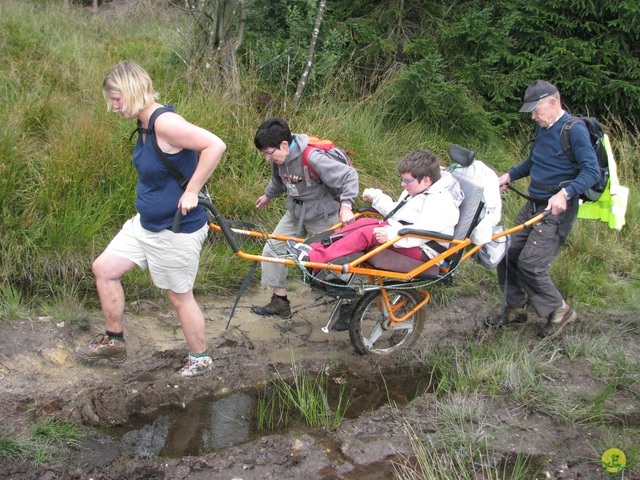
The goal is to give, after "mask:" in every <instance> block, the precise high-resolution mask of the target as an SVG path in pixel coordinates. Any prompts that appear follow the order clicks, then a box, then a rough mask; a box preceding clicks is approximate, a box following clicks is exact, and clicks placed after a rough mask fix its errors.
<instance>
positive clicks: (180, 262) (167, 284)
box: [106, 214, 209, 293]
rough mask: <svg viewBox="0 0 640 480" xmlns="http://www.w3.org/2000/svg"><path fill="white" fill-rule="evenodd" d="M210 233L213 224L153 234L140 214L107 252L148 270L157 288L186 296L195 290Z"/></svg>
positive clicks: (115, 239) (116, 237)
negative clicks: (203, 250) (204, 248)
mask: <svg viewBox="0 0 640 480" xmlns="http://www.w3.org/2000/svg"><path fill="white" fill-rule="evenodd" d="M208 231H209V225H205V226H203V227H202V228H201V229H200V230H198V231H197V232H193V233H173V232H172V231H170V230H162V231H160V232H151V231H149V230H145V229H144V228H142V225H140V215H139V214H138V215H136V216H135V217H133V218H132V219H130V220H127V222H126V223H125V224H124V226H123V227H122V230H120V232H118V234H117V235H116V236H115V237H114V238H113V240H111V243H109V245H108V246H107V248H106V251H107V252H109V253H110V254H112V255H117V256H118V257H122V258H126V259H127V260H131V261H132V262H133V263H135V264H136V265H138V266H139V267H140V268H141V269H143V270H145V269H147V268H148V269H149V273H150V274H151V280H152V281H153V284H154V285H155V286H156V287H158V288H162V289H166V290H171V291H173V292H176V293H186V292H188V291H190V290H193V284H194V283H195V281H196V275H197V274H198V266H199V264H200V250H202V245H203V244H204V241H205V240H206V238H207V233H208Z"/></svg>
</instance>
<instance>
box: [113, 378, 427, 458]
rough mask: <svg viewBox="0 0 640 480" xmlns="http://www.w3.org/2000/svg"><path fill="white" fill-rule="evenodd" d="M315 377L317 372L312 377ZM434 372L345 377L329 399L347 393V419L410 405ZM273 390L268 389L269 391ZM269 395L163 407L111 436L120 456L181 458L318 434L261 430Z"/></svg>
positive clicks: (330, 383)
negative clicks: (271, 438) (259, 417)
mask: <svg viewBox="0 0 640 480" xmlns="http://www.w3.org/2000/svg"><path fill="white" fill-rule="evenodd" d="M308 375H310V376H311V377H313V378H315V376H316V375H317V373H309V374H308ZM431 384H432V382H431V372H430V371H428V370H426V369H416V368H409V367H405V368H402V367H400V368H398V369H396V370H393V371H385V372H380V374H379V375H378V376H377V377H376V378H373V379H364V378H361V377H358V376H356V375H353V374H351V373H348V372H345V373H342V374H339V375H337V376H336V375H334V376H332V378H330V379H327V382H326V387H327V389H326V396H327V400H328V402H329V404H330V406H332V407H333V408H334V409H335V405H337V402H338V400H339V398H340V391H341V389H344V390H343V393H342V395H343V397H342V398H343V401H344V400H346V399H349V401H350V402H351V403H350V406H349V408H348V410H347V412H346V415H345V416H346V418H357V417H359V416H360V415H362V414H363V413H365V412H368V411H373V410H376V409H378V408H380V407H381V406H383V405H385V404H389V403H390V404H392V405H404V404H406V403H408V402H410V401H411V400H412V399H414V398H415V397H416V396H418V395H422V394H424V393H425V392H426V391H428V389H429V388H430V386H431ZM268 388H269V385H267V387H266V389H268ZM263 392H264V390H263V391H256V390H254V391H249V392H247V391H239V392H233V393H231V394H229V395H227V396H224V397H218V398H214V397H211V396H206V397H201V398H198V399H196V400H194V401H192V402H190V403H189V404H183V405H180V406H172V407H164V408H160V409H158V410H157V411H155V412H154V413H152V414H150V415H137V416H134V417H132V418H131V420H130V421H129V422H128V423H127V424H125V425H123V426H121V427H116V428H112V429H109V431H108V433H109V434H110V435H112V436H114V437H118V438H119V447H120V452H121V453H122V454H123V455H128V456H133V457H141V458H146V457H165V458H181V457H184V456H189V455H190V456H199V455H203V454H206V453H209V452H213V451H219V450H223V449H225V448H228V447H230V446H233V445H240V444H242V443H245V442H247V441H251V440H254V439H256V438H259V437H260V436H262V435H265V434H268V433H274V432H277V433H286V432H287V431H289V430H291V429H295V430H296V432H297V433H300V432H301V431H302V433H309V434H313V433H314V430H316V429H313V428H311V427H307V426H306V425H303V424H302V423H301V421H297V422H293V423H290V424H289V425H287V426H286V427H280V428H277V429H276V430H270V431H268V432H266V431H264V430H263V431H258V429H257V427H256V406H257V402H258V398H259V396H260V395H261V393H263Z"/></svg>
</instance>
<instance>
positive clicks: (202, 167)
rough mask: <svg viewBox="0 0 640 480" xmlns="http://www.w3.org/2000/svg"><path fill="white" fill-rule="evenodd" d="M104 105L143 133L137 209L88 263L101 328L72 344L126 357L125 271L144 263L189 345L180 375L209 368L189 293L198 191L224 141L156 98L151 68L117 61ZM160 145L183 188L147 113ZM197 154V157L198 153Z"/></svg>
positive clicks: (99, 355)
mask: <svg viewBox="0 0 640 480" xmlns="http://www.w3.org/2000/svg"><path fill="white" fill-rule="evenodd" d="M102 90H103V95H104V98H105V100H106V103H107V111H114V112H118V113H120V114H121V115H122V116H123V117H124V118H126V119H136V120H137V121H138V126H139V132H140V135H139V137H138V140H137V143H136V146H135V149H134V151H133V159H132V160H133V164H134V166H135V168H136V170H137V172H138V182H137V186H136V210H137V213H136V215H135V216H134V217H133V218H131V219H130V220H128V221H127V222H126V223H125V224H124V226H123V227H122V229H121V230H120V232H119V233H118V234H117V235H116V236H115V237H114V238H113V240H112V241H111V243H109V245H108V246H107V248H106V249H105V250H104V252H102V254H100V256H99V257H98V258H97V259H96V260H95V261H94V263H93V273H94V275H95V278H96V287H97V290H98V295H99V297H100V303H101V306H102V313H103V317H104V321H105V327H106V331H105V332H104V333H100V334H98V335H96V336H95V337H94V338H93V339H91V341H90V342H89V344H87V345H83V346H79V347H77V348H76V354H77V355H78V356H79V357H80V358H81V359H83V360H85V361H87V362H90V363H95V362H98V361H102V360H105V361H107V362H109V363H112V364H120V363H123V362H124V361H125V360H126V358H127V349H126V342H125V339H124V304H125V298H124V290H123V288H122V283H121V278H122V276H123V275H124V274H125V273H126V272H128V271H129V270H132V269H133V268H135V267H139V268H142V269H146V268H148V269H149V272H150V274H151V279H152V281H153V283H154V284H155V285H156V286H157V287H158V288H162V289H166V290H167V295H168V298H169V300H170V301H171V304H172V305H173V308H174V309H175V311H176V313H177V315H178V318H179V320H180V325H181V327H182V331H183V333H184V336H185V338H186V341H187V345H188V347H189V352H190V353H189V356H188V358H187V361H186V364H185V366H184V367H183V368H182V369H181V370H180V372H179V375H181V376H183V377H194V376H197V375H201V374H203V373H205V372H207V371H209V370H211V369H212V368H213V361H212V360H211V357H210V356H209V354H208V351H207V345H206V339H205V324H204V315H203V313H202V310H201V309H200V307H199V306H198V304H197V302H196V300H195V298H194V296H193V284H194V282H195V278H196V274H197V272H198V265H199V260H200V250H201V248H202V245H203V243H204V241H205V239H206V236H207V231H208V228H209V227H208V224H207V215H206V212H205V210H204V208H203V207H202V206H200V205H198V192H199V191H200V189H201V188H202V187H203V185H204V184H205V183H206V181H207V180H208V179H209V177H210V176H211V174H212V173H213V171H214V170H215V169H216V167H217V166H218V163H219V162H220V159H221V158H222V155H223V153H224V151H225V150H226V145H225V144H224V142H223V141H222V140H221V139H220V138H218V137H217V136H216V135H214V134H213V133H211V132H209V131H207V130H205V129H203V128H200V127H197V126H196V125H193V124H191V123H189V122H187V121H186V120H185V119H184V118H182V117H181V116H180V115H178V114H177V113H175V112H174V111H173V108H172V107H164V105H162V104H160V103H158V102H157V98H158V94H157V93H156V92H155V90H154V88H153V84H152V81H151V78H150V77H149V75H148V73H147V72H146V71H145V70H144V69H143V68H142V67H140V66H139V65H137V64H136V63H134V62H130V61H124V62H121V63H119V64H118V65H116V66H115V67H114V68H113V69H112V70H111V71H110V72H109V73H108V74H107V76H106V77H105V79H104V81H103V84H102ZM158 109H162V110H160V111H162V114H161V115H157V113H160V111H158V112H157V113H156V116H154V117H157V118H154V122H153V123H154V124H153V132H154V135H155V137H156V140H157V147H158V148H159V149H160V150H161V151H162V153H163V155H164V156H165V157H166V158H167V159H168V160H169V162H170V163H171V164H172V165H173V166H174V167H175V168H177V169H178V171H179V172H180V173H182V175H183V176H184V177H185V178H186V179H188V182H187V183H186V185H185V186H184V188H183V187H182V186H181V185H180V183H179V182H178V180H177V179H176V178H175V177H174V176H173V175H172V174H171V172H170V171H169V170H168V169H167V168H166V167H165V166H164V164H163V163H162V161H161V160H160V158H159V157H158V154H157V153H156V150H155V148H154V145H153V143H154V142H153V141H152V138H151V135H150V134H149V133H150V132H149V120H150V118H151V116H152V114H153V113H154V112H155V111H156V110H158ZM198 157H199V158H198ZM177 209H180V210H181V212H182V219H181V222H180V231H179V233H174V232H172V231H171V227H172V224H173V218H174V215H175V213H176V210H177Z"/></svg>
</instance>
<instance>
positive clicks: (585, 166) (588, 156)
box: [509, 112, 600, 199]
mask: <svg viewBox="0 0 640 480" xmlns="http://www.w3.org/2000/svg"><path fill="white" fill-rule="evenodd" d="M569 118H570V115H569V114H568V113H566V112H565V113H564V114H563V115H562V117H560V119H559V120H558V121H557V122H556V123H554V124H553V125H552V126H551V127H549V128H540V130H539V132H538V134H537V135H536V138H535V140H534V141H533V146H532V147H531V153H530V154H529V156H528V157H527V158H525V159H524V160H523V161H522V163H520V164H519V165H516V166H515V167H513V168H511V169H509V176H510V177H511V181H512V182H513V181H515V180H518V179H519V178H523V177H526V176H531V180H532V181H533V182H535V183H538V184H540V185H546V186H557V185H559V184H560V183H561V182H564V181H570V183H569V184H568V185H567V186H565V187H564V188H565V190H566V191H567V193H568V194H569V195H570V196H571V197H577V196H578V195H580V194H581V193H583V192H585V191H586V190H588V189H589V188H591V186H592V185H593V184H594V183H596V182H597V181H598V179H599V178H600V168H599V166H598V159H597V157H596V152H595V150H594V149H593V146H592V145H591V140H590V138H589V131H588V130H587V127H586V126H585V125H584V124H582V123H577V124H575V125H573V126H572V127H571V130H570V131H569V132H570V135H569V140H570V141H571V150H572V152H573V157H574V159H575V162H574V161H573V160H571V157H570V156H569V153H568V152H563V151H562V145H561V144H560V131H561V129H562V126H563V125H564V123H565V122H566V121H567V120H568V119H569ZM529 195H531V196H532V197H535V198H540V199H549V198H551V196H553V193H552V192H548V191H545V190H541V189H536V188H535V187H534V186H532V185H530V186H529Z"/></svg>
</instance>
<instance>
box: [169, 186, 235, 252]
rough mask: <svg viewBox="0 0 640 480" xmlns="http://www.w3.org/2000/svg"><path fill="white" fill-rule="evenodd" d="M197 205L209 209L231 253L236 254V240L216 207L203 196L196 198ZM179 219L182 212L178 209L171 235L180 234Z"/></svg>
mask: <svg viewBox="0 0 640 480" xmlns="http://www.w3.org/2000/svg"><path fill="white" fill-rule="evenodd" d="M198 205H204V206H205V207H206V208H208V209H209V211H210V212H211V214H212V215H213V218H215V219H216V222H218V225H219V226H220V230H222V233H223V234H224V236H225V238H226V239H227V242H229V246H230V247H231V249H232V250H233V253H238V252H239V251H240V248H239V247H238V244H237V243H236V240H235V238H234V237H233V232H232V231H231V228H230V227H229V225H228V224H227V222H226V221H225V219H224V218H222V215H220V212H219V211H218V209H217V208H216V206H215V205H214V204H213V202H212V201H211V200H210V199H209V198H206V197H204V196H198ZM181 218H182V210H181V209H180V208H178V209H177V210H176V214H175V215H174V216H173V227H171V231H172V232H173V233H179V232H180V219H181Z"/></svg>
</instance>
